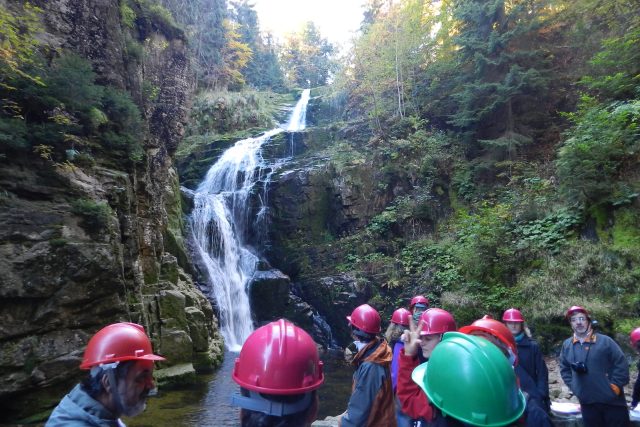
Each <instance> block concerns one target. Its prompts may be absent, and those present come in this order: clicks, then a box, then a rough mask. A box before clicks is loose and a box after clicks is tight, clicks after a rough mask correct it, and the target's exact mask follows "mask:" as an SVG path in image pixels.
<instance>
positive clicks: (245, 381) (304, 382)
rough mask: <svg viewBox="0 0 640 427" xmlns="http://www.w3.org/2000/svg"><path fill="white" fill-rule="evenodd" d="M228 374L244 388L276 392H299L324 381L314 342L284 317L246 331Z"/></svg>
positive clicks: (281, 393)
mask: <svg viewBox="0 0 640 427" xmlns="http://www.w3.org/2000/svg"><path fill="white" fill-rule="evenodd" d="M231 376H232V378H233V380H234V381H235V382H236V383H238V384H239V385H240V386H241V387H244V388H246V389H248V390H253V391H256V392H258V393H268V394H278V395H290V394H303V393H306V392H309V391H311V390H315V389H317V388H318V387H320V386H321V385H322V383H323V382H324V374H323V372H322V362H321V361H320V359H319V358H318V348H317V347H316V343H315V342H314V341H313V339H312V338H311V336H309V334H308V333H306V332H305V331H304V330H302V329H301V328H299V327H297V326H296V325H294V324H293V323H291V322H289V321H288V320H285V319H280V320H277V321H275V322H271V323H269V324H267V325H265V326H262V327H260V328H258V329H256V330H255V331H253V333H252V334H251V335H249V337H248V338H247V340H246V341H245V343H244V345H243V346H242V350H240V356H238V358H237V359H236V363H235V366H234V367H233V373H232V375H231Z"/></svg>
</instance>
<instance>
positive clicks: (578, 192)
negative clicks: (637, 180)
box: [556, 98, 640, 205]
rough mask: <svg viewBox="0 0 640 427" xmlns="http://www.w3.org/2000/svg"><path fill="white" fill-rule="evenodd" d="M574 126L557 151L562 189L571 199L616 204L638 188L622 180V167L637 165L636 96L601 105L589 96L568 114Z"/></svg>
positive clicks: (639, 112)
mask: <svg viewBox="0 0 640 427" xmlns="http://www.w3.org/2000/svg"><path fill="white" fill-rule="evenodd" d="M572 118H573V119H574V121H575V122H576V126H575V127H574V128H573V129H572V130H571V131H569V133H568V134H567V135H568V139H567V140H566V141H565V142H564V143H563V145H562V147H561V148H560V152H559V153H558V159H557V161H556V165H557V168H558V174H559V176H560V180H561V190H562V191H563V193H564V194H565V195H566V196H567V197H568V198H569V199H570V200H571V201H574V202H580V203H587V204H589V205H599V204H620V202H621V201H622V202H623V203H624V202H625V201H626V202H628V201H629V200H630V199H632V198H633V197H637V195H638V192H639V191H640V190H639V189H637V188H636V189H633V186H630V185H627V184H626V183H625V182H624V179H625V178H624V176H623V175H622V172H623V170H624V169H625V167H626V168H629V169H630V170H633V168H634V167H637V162H638V157H639V154H640V138H638V127H639V126H640V100H634V101H630V102H615V103H612V104H610V105H606V106H601V105H598V104H594V103H593V100H591V99H589V98H585V99H583V107H582V109H581V110H580V111H579V113H577V114H576V115H574V116H572Z"/></svg>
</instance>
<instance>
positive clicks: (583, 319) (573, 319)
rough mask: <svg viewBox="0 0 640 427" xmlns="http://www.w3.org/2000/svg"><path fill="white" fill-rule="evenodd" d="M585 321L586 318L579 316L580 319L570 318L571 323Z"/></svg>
mask: <svg viewBox="0 0 640 427" xmlns="http://www.w3.org/2000/svg"><path fill="white" fill-rule="evenodd" d="M585 320H587V318H586V317H584V316H580V317H572V318H571V321H572V322H584V321H585Z"/></svg>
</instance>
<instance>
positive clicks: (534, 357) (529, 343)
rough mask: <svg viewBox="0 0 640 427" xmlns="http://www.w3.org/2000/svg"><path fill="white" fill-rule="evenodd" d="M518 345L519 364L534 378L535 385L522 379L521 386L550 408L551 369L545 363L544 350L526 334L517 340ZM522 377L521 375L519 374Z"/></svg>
mask: <svg viewBox="0 0 640 427" xmlns="http://www.w3.org/2000/svg"><path fill="white" fill-rule="evenodd" d="M517 346H518V359H519V362H518V365H519V366H520V367H522V368H523V369H524V370H525V371H526V373H527V374H529V377H531V379H532V380H533V386H534V387H530V386H527V387H525V385H524V384H523V380H522V379H521V380H520V386H521V388H522V390H523V391H525V392H527V393H528V394H529V396H531V397H532V398H533V399H537V400H540V401H541V402H542V403H543V404H544V407H546V408H547V409H548V405H549V404H550V400H549V371H548V370H547V364H546V363H544V359H543V358H542V352H541V351H540V347H539V346H538V343H537V342H536V341H534V340H532V339H531V338H529V337H528V336H526V335H525V334H523V336H522V338H519V339H518V341H517ZM518 378H520V375H519V376H518Z"/></svg>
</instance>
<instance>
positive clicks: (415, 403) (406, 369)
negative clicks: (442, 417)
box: [397, 349, 433, 421]
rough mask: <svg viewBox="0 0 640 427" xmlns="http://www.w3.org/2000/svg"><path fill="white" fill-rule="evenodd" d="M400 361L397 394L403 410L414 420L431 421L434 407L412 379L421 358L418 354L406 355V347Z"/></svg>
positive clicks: (401, 352) (402, 351) (401, 353)
mask: <svg viewBox="0 0 640 427" xmlns="http://www.w3.org/2000/svg"><path fill="white" fill-rule="evenodd" d="M399 361H400V369H399V370H398V390H397V396H398V400H399V401H400V404H401V405H402V412H404V413H405V414H407V415H408V416H410V417H411V418H413V419H414V420H418V419H420V418H422V419H424V420H425V421H431V419H432V418H433V408H432V407H431V405H430V404H429V400H428V399H427V395H426V394H425V393H424V391H422V389H421V388H420V387H418V384H416V383H415V382H413V380H412V379H411V373H412V372H413V369H414V368H415V367H416V366H418V365H419V364H420V360H419V359H418V357H417V356H416V357H411V356H405V354H404V349H402V350H401V351H400V358H399Z"/></svg>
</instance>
